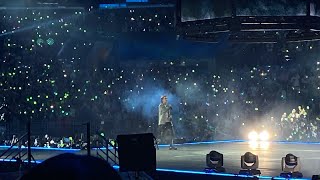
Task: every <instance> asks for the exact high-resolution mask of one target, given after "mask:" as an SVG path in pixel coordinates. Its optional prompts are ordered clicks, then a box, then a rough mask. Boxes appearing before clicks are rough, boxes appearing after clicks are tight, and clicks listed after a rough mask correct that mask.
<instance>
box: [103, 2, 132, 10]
mask: <svg viewBox="0 0 320 180" xmlns="http://www.w3.org/2000/svg"><path fill="white" fill-rule="evenodd" d="M125 7H127V4H123V3H122V4H99V8H100V9H117V8H125Z"/></svg>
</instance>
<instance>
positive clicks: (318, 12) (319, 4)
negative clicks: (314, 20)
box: [310, 1, 320, 16]
mask: <svg viewBox="0 0 320 180" xmlns="http://www.w3.org/2000/svg"><path fill="white" fill-rule="evenodd" d="M310 14H311V16H320V1H314V2H312V3H311V5H310Z"/></svg>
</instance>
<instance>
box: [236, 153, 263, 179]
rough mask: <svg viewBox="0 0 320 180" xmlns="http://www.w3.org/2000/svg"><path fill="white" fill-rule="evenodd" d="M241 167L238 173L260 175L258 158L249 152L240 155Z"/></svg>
mask: <svg viewBox="0 0 320 180" xmlns="http://www.w3.org/2000/svg"><path fill="white" fill-rule="evenodd" d="M241 168H242V170H240V171H239V174H240V175H251V176H255V175H260V174H261V171H260V170H258V168H259V158H258V156H257V155H254V154H252V153H251V152H246V153H245V154H244V155H243V156H241Z"/></svg>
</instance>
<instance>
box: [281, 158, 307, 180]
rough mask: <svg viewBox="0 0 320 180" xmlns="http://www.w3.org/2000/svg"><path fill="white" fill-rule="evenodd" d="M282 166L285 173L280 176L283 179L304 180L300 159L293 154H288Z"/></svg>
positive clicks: (283, 159)
mask: <svg viewBox="0 0 320 180" xmlns="http://www.w3.org/2000/svg"><path fill="white" fill-rule="evenodd" d="M281 166H282V171H283V173H281V174H280V176H281V177H284V178H302V177H303V175H302V173H301V172H300V170H301V163H300V158H299V157H297V156H295V155H293V154H287V155H286V157H283V158H282V161H281Z"/></svg>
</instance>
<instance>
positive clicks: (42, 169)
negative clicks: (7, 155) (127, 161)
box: [21, 153, 121, 180]
mask: <svg viewBox="0 0 320 180" xmlns="http://www.w3.org/2000/svg"><path fill="white" fill-rule="evenodd" d="M31 179H32V180H34V179H46V180H48V179H68V180H73V179H77V180H82V179H83V180H84V179H112V180H118V179H119V180H120V179H121V178H120V175H119V174H118V173H117V172H116V171H115V170H114V169H113V168H112V167H111V166H110V165H109V164H108V163H107V162H106V161H104V160H102V159H99V158H96V157H92V156H80V155H75V154H69V153H66V154H61V155H58V156H55V157H52V158H50V159H47V160H46V161H44V162H43V163H41V164H39V165H37V166H36V167H34V168H33V169H31V170H30V171H29V172H27V173H26V174H25V175H23V177H22V178H21V180H31Z"/></svg>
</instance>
